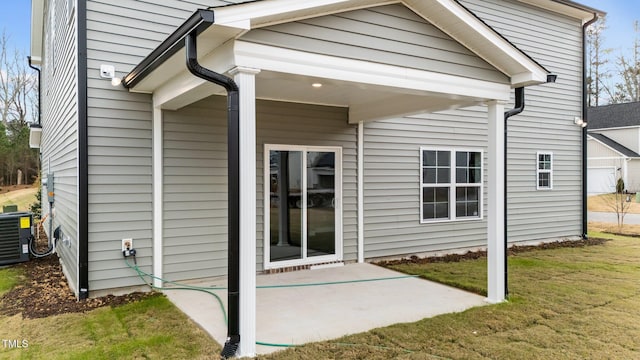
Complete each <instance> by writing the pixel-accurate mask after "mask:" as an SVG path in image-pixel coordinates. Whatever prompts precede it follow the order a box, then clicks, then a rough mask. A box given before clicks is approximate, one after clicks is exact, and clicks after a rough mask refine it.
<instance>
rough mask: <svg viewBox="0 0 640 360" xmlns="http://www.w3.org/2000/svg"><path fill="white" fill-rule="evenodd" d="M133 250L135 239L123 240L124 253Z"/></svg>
mask: <svg viewBox="0 0 640 360" xmlns="http://www.w3.org/2000/svg"><path fill="white" fill-rule="evenodd" d="M131 249H133V239H122V251H127V250H131Z"/></svg>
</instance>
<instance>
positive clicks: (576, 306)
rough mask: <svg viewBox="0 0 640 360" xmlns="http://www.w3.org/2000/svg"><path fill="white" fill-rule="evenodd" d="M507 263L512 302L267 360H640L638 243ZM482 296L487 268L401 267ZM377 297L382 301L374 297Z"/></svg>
mask: <svg viewBox="0 0 640 360" xmlns="http://www.w3.org/2000/svg"><path fill="white" fill-rule="evenodd" d="M591 236H592V237H607V238H611V239H613V240H612V241H609V242H607V243H606V244H604V245H598V246H589V247H583V248H560V249H553V250H534V251H531V252H526V253H521V254H518V255H514V256H511V257H510V258H509V270H510V272H509V284H510V285H509V286H510V301H509V302H507V303H503V304H498V305H493V306H484V307H479V308H474V309H470V310H467V311H465V312H462V313H457V314H448V315H441V316H437V317H435V318H431V319H425V320H422V321H419V322H416V323H410V324H399V325H394V326H390V327H386V328H380V329H375V330H372V331H369V332H367V333H362V334H356V335H351V336H346V337H344V338H341V339H339V340H335V341H329V342H321V343H314V344H310V345H307V346H305V347H301V348H295V349H289V350H287V351H285V352H280V353H276V354H273V355H270V356H265V357H262V358H265V359H390V358H399V359H487V358H490V359H605V358H608V359H632V358H635V359H637V358H640V342H638V339H640V281H639V280H638V279H639V275H640V261H639V259H640V239H638V238H630V237H620V236H612V235H605V234H601V233H592V234H591ZM396 268H397V269H398V270H402V271H404V272H407V273H410V274H417V275H420V276H423V277H427V278H431V279H437V280H441V281H443V282H447V283H451V284H458V285H459V286H461V287H464V288H468V289H474V290H477V291H479V292H486V260H485V259H480V260H467V261H462V262H459V263H430V264H420V265H413V264H407V265H400V266H397V267H396ZM380 296H384V294H380Z"/></svg>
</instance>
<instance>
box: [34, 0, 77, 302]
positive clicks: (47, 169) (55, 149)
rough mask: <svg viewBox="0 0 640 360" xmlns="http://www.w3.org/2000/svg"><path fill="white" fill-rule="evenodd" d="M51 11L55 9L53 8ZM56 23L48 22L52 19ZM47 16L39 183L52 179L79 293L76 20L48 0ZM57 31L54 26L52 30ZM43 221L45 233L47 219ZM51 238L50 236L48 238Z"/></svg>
mask: <svg viewBox="0 0 640 360" xmlns="http://www.w3.org/2000/svg"><path fill="white" fill-rule="evenodd" d="M54 8H55V10H54ZM54 13H55V22H53V21H52V20H53V19H51V16H54V15H53V14H54ZM46 14H47V15H46V16H45V34H46V35H45V37H44V48H45V52H44V57H43V63H42V74H43V75H42V109H41V110H42V127H43V132H42V142H41V161H42V168H41V169H42V173H41V176H42V179H45V178H47V174H48V173H52V174H53V176H54V178H55V179H54V186H55V187H54V191H55V202H54V208H55V217H54V220H53V229H55V228H56V227H58V226H60V228H61V230H62V232H63V234H64V237H63V238H68V239H69V242H67V243H62V242H60V243H58V247H57V253H58V256H60V258H61V259H62V261H63V264H64V271H65V273H66V275H67V277H68V281H69V284H70V286H71V287H72V288H73V289H74V291H76V293H77V289H78V261H77V259H78V235H77V219H78V210H77V206H78V197H77V193H78V188H77V186H78V182H77V175H78V154H77V151H78V146H77V139H78V121H77V107H78V103H77V96H78V95H77V82H76V74H77V58H76V45H75V42H76V39H77V34H76V23H75V17H73V18H72V19H69V18H68V17H67V12H66V1H50V2H48V6H47V9H46ZM52 26H54V27H55V30H54V28H53V27H52ZM49 210H50V209H49V203H48V201H47V191H46V190H45V189H43V190H42V216H43V217H44V216H45V215H47V214H49ZM47 219H48V220H47V221H46V222H45V223H44V227H45V231H47V232H48V231H49V221H50V219H51V217H50V216H48V217H47ZM49 235H51V234H49Z"/></svg>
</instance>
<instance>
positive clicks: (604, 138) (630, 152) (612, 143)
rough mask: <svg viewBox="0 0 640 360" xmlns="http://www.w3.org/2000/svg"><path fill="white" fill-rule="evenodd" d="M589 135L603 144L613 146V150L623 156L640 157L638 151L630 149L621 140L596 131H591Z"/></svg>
mask: <svg viewBox="0 0 640 360" xmlns="http://www.w3.org/2000/svg"><path fill="white" fill-rule="evenodd" d="M589 136H590V137H592V138H593V139H594V140H596V141H598V142H600V143H602V144H603V145H605V146H607V147H609V148H611V149H612V150H614V151H616V152H618V153H620V154H621V155H623V156H626V157H630V158H638V157H640V154H638V153H637V152H635V151H633V150H631V149H629V148H628V147H626V146H624V145H622V144H620V143H619V142H617V141H615V140H613V139H611V138H609V137H607V136H605V135H602V134H599V133H594V132H591V133H589Z"/></svg>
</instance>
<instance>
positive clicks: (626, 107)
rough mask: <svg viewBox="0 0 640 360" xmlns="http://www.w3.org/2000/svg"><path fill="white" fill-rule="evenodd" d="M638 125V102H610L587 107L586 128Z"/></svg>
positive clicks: (639, 103)
mask: <svg viewBox="0 0 640 360" xmlns="http://www.w3.org/2000/svg"><path fill="white" fill-rule="evenodd" d="M630 126H640V102H632V103H625V104H611V105H605V106H597V107H590V108H588V109H587V128H588V129H589V130H595V129H610V128H620V127H630Z"/></svg>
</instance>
